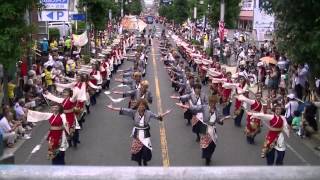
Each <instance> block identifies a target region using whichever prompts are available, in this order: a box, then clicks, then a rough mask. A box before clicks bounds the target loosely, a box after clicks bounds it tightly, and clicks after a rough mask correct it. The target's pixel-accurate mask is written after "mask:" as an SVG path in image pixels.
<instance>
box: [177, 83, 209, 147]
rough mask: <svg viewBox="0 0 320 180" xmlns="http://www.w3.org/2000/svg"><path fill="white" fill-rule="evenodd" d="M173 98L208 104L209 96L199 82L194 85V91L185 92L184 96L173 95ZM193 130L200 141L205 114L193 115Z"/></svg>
mask: <svg viewBox="0 0 320 180" xmlns="http://www.w3.org/2000/svg"><path fill="white" fill-rule="evenodd" d="M171 99H179V100H180V101H181V102H182V103H187V102H189V104H192V105H205V104H208V100H207V96H206V95H205V94H203V93H201V84H200V83H197V84H195V85H194V91H193V92H192V93H190V94H185V95H182V96H171ZM191 125H192V132H194V133H195V134H196V135H197V139H196V141H197V142H199V141H200V130H201V127H202V126H203V114H202V113H201V112H200V113H197V114H195V115H193V117H192V122H191Z"/></svg>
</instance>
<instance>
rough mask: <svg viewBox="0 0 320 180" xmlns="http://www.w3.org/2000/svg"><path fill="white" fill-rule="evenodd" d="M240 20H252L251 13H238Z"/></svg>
mask: <svg viewBox="0 0 320 180" xmlns="http://www.w3.org/2000/svg"><path fill="white" fill-rule="evenodd" d="M239 19H240V20H250V21H252V20H253V11H240V15H239Z"/></svg>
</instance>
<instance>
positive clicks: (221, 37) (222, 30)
mask: <svg viewBox="0 0 320 180" xmlns="http://www.w3.org/2000/svg"><path fill="white" fill-rule="evenodd" d="M218 31H219V37H220V42H221V43H222V42H223V39H224V22H223V21H219V30H218Z"/></svg>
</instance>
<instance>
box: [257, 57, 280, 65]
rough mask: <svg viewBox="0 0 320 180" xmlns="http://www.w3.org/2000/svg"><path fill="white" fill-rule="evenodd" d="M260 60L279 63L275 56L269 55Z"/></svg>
mask: <svg viewBox="0 0 320 180" xmlns="http://www.w3.org/2000/svg"><path fill="white" fill-rule="evenodd" d="M260 61H262V62H264V63H267V64H277V63H278V62H277V60H275V59H274V58H272V57H269V56H266V57H263V58H261V59H260Z"/></svg>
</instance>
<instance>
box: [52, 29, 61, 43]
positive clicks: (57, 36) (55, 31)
mask: <svg viewBox="0 0 320 180" xmlns="http://www.w3.org/2000/svg"><path fill="white" fill-rule="evenodd" d="M53 39H56V40H57V41H58V40H59V39H60V32H59V29H58V28H50V29H49V41H50V42H51V41H52V40H53Z"/></svg>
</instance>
